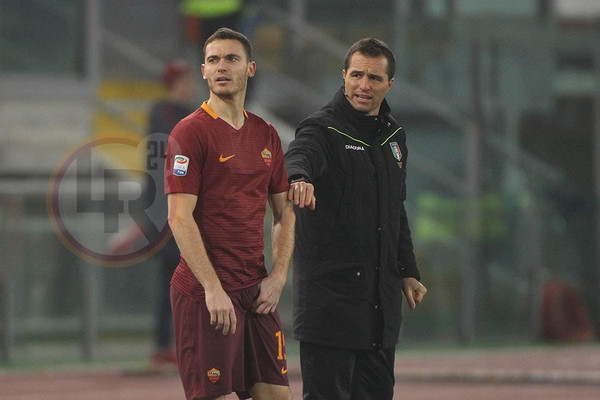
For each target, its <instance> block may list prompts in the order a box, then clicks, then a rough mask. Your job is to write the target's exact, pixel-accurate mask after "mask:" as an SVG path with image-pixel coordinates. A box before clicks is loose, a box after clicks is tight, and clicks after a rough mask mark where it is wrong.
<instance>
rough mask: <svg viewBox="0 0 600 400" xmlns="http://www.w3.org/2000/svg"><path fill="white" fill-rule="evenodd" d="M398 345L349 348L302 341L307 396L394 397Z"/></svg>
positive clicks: (313, 399)
mask: <svg viewBox="0 0 600 400" xmlns="http://www.w3.org/2000/svg"><path fill="white" fill-rule="evenodd" d="M394 355H395V348H393V347H391V348H387V349H377V350H349V349H339V348H334V347H326V346H320V345H314V344H310V343H306V342H300V366H301V369H302V383H303V389H302V394H303V396H302V398H303V399H304V400H391V399H392V398H393V396H394Z"/></svg>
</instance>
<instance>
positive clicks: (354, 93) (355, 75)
mask: <svg viewBox="0 0 600 400" xmlns="http://www.w3.org/2000/svg"><path fill="white" fill-rule="evenodd" d="M387 67H388V61H387V58H385V56H380V57H367V56H365V55H363V54H361V53H354V54H353V55H352V56H351V57H350V62H349V65H348V70H343V71H342V78H344V91H345V93H346V97H347V98H348V101H349V102H350V104H352V107H354V109H356V110H358V111H361V112H364V113H366V114H367V115H377V114H378V113H379V107H380V106H381V103H382V102H383V99H384V98H385V95H386V94H387V92H388V91H389V90H390V87H392V83H394V79H393V78H392V79H389V77H388V73H387Z"/></svg>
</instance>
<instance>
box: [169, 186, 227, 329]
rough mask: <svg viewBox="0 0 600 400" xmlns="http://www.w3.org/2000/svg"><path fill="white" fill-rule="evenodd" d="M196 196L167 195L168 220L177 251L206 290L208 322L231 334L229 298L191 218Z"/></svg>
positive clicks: (183, 194) (185, 194)
mask: <svg viewBox="0 0 600 400" xmlns="http://www.w3.org/2000/svg"><path fill="white" fill-rule="evenodd" d="M197 200H198V197H197V196H195V195H192V194H187V193H171V194H169V195H168V207H169V213H168V221H169V226H170V227H171V230H172V231H173V236H174V237H175V241H176V242H177V246H179V251H180V252H181V255H182V256H183V258H184V259H185V261H186V262H187V264H188V266H189V267H190V269H191V270H192V272H193V273H194V275H195V276H196V278H197V279H198V281H200V284H201V285H202V287H203V288H204V291H205V293H206V307H207V308H208V311H209V312H210V323H211V325H214V327H215V329H217V330H223V334H224V335H227V334H228V333H231V334H234V333H235V328H236V323H237V321H236V317H235V311H234V308H233V304H232V303H231V299H230V298H229V296H228V295H227V293H225V291H224V290H223V287H222V285H221V281H220V280H219V277H218V276H217V274H216V272H215V269H214V268H213V266H212V264H211V262H210V260H209V258H208V255H207V253H206V248H205V247H204V242H203V241H202V237H201V235H200V230H199V229H198V225H196V222H195V221H194V216H193V212H194V208H195V207H196V202H197Z"/></svg>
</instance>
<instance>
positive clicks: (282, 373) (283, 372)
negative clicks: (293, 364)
mask: <svg viewBox="0 0 600 400" xmlns="http://www.w3.org/2000/svg"><path fill="white" fill-rule="evenodd" d="M285 374H287V368H284V367H281V375H285Z"/></svg>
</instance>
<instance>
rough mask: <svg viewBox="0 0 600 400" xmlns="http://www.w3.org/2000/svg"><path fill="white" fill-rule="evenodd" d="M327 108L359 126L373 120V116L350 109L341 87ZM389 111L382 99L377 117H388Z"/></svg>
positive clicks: (386, 103)
mask: <svg viewBox="0 0 600 400" xmlns="http://www.w3.org/2000/svg"><path fill="white" fill-rule="evenodd" d="M328 106H329V107H331V108H332V109H333V110H334V112H336V113H341V114H343V115H344V116H345V117H346V118H349V119H350V120H352V121H354V122H357V123H359V124H364V123H369V122H370V121H372V120H374V119H375V116H373V115H365V114H364V113H362V112H360V111H357V110H355V109H354V107H352V104H350V102H349V101H348V99H347V98H346V94H345V93H344V87H343V86H342V87H341V88H340V89H339V90H338V91H337V93H336V94H335V96H334V97H333V100H331V102H330V103H329V104H328ZM391 111H392V110H391V109H390V106H389V104H388V102H387V100H386V99H383V102H382V103H381V107H379V114H378V117H380V118H385V117H388V116H389V114H390V113H391Z"/></svg>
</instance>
